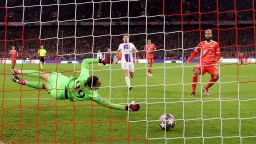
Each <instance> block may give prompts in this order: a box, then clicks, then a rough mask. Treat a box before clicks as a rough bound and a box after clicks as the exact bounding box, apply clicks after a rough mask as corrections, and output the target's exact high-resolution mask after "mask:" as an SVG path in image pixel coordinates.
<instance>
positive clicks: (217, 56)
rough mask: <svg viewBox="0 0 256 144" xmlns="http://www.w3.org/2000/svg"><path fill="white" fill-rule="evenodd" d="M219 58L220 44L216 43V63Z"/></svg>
mask: <svg viewBox="0 0 256 144" xmlns="http://www.w3.org/2000/svg"><path fill="white" fill-rule="evenodd" d="M220 58H221V56H220V45H219V44H217V46H216V62H217V63H218V62H219V61H220Z"/></svg>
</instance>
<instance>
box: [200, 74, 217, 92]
mask: <svg viewBox="0 0 256 144" xmlns="http://www.w3.org/2000/svg"><path fill="white" fill-rule="evenodd" d="M218 79H219V78H216V77H215V76H213V77H212V78H211V80H210V81H209V82H208V83H207V85H206V86H205V87H204V88H205V89H208V88H210V87H211V86H212V85H214V84H215V82H216V81H217V80H218Z"/></svg>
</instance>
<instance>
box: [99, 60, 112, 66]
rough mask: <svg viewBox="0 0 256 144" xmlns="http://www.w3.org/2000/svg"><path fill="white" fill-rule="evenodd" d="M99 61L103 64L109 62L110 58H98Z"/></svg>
mask: <svg viewBox="0 0 256 144" xmlns="http://www.w3.org/2000/svg"><path fill="white" fill-rule="evenodd" d="M99 63H102V64H104V65H106V64H110V58H105V59H103V60H102V59H99Z"/></svg>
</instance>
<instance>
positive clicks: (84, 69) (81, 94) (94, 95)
mask: <svg viewBox="0 0 256 144" xmlns="http://www.w3.org/2000/svg"><path fill="white" fill-rule="evenodd" d="M92 63H98V59H84V60H83V62H82V66H81V73H80V75H79V77H78V78H72V79H70V81H69V82H68V84H67V89H66V92H65V93H67V96H68V98H69V100H71V101H85V100H92V101H94V102H96V103H97V104H101V105H103V106H106V107H109V108H112V109H116V110H124V109H125V106H124V105H120V104H112V103H110V102H109V101H107V100H105V99H104V98H102V97H101V96H100V95H99V94H98V92H97V91H96V90H95V89H91V88H88V87H87V83H86V81H87V78H88V77H89V76H90V75H89V65H90V64H92Z"/></svg>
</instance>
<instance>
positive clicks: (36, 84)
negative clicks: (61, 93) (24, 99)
mask: <svg viewBox="0 0 256 144" xmlns="http://www.w3.org/2000/svg"><path fill="white" fill-rule="evenodd" d="M26 86H29V87H31V88H36V89H43V88H44V83H43V82H38V81H27V83H26Z"/></svg>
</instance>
